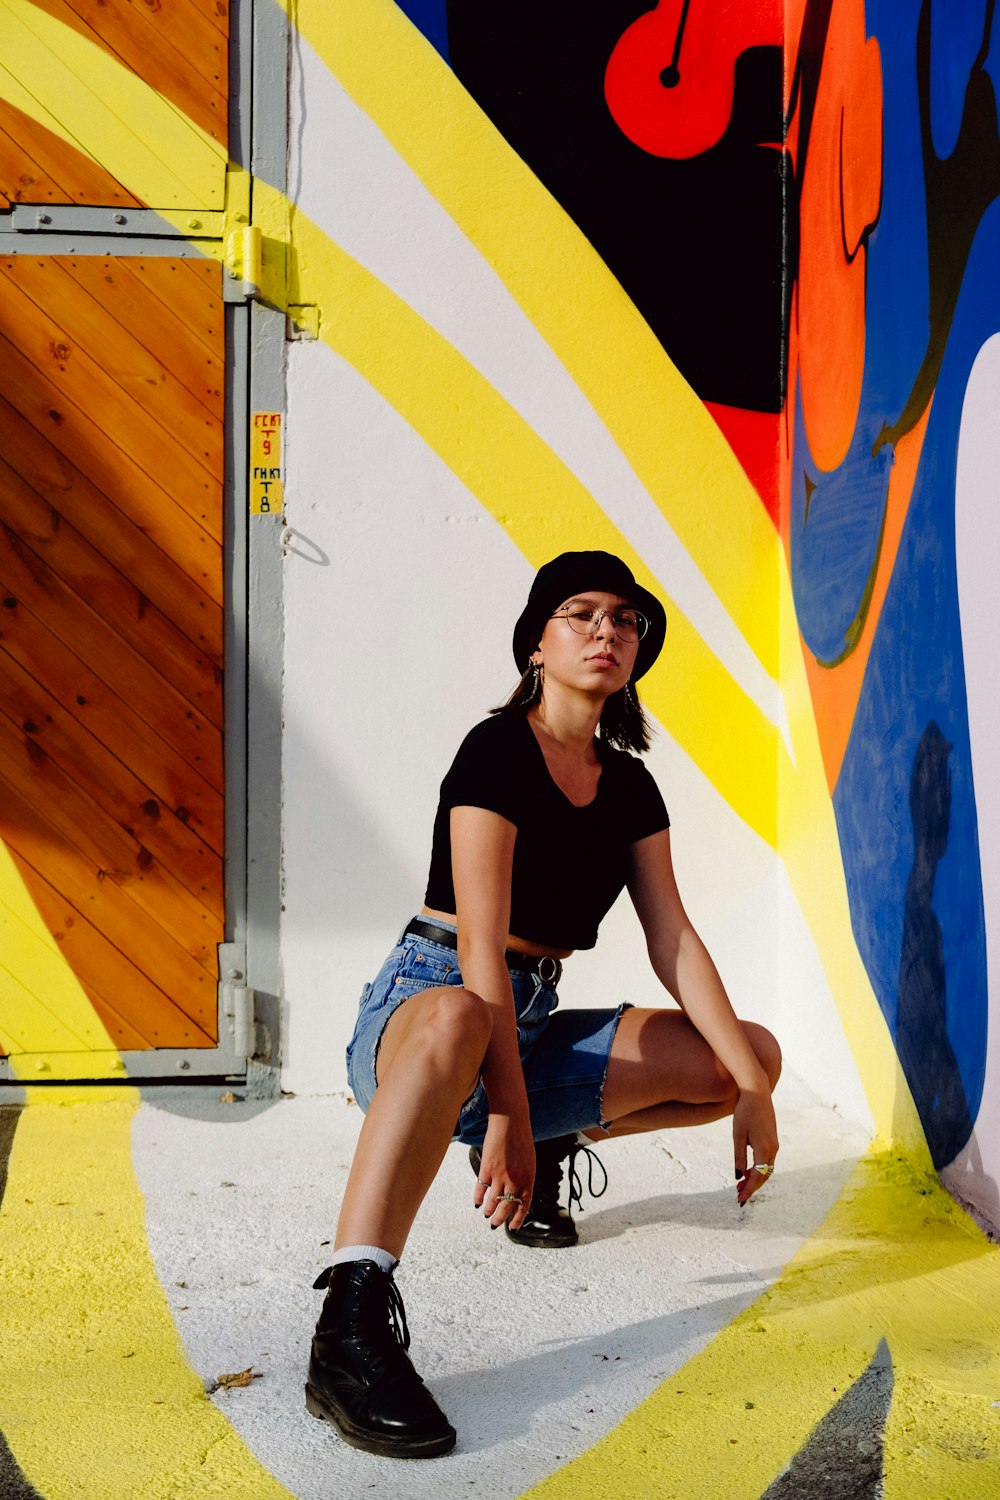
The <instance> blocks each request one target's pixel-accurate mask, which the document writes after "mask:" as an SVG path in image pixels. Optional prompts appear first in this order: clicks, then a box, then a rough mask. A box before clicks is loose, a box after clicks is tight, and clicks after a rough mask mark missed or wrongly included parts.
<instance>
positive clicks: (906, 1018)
mask: <svg viewBox="0 0 1000 1500" xmlns="http://www.w3.org/2000/svg"><path fill="white" fill-rule="evenodd" d="M951 749H952V747H951V745H950V744H949V743H948V741H947V740H946V739H945V737H944V735H943V734H942V733H941V730H940V729H939V728H938V726H937V724H936V723H935V722H934V721H933V720H931V722H930V723H929V724H928V726H927V728H926V729H925V730H924V732H923V734H922V735H921V736H920V743H919V744H918V746H917V753H916V755H915V756H914V758H913V770H912V773H911V775H910V817H911V819H912V822H913V866H912V868H911V870H910V876H909V879H908V880H907V882H906V898H905V906H904V910H903V951H902V956H901V958H900V963H899V1007H898V1011H897V1019H896V1050H897V1051H898V1053H899V1060H900V1063H901V1064H902V1067H903V1072H904V1073H905V1074H906V1080H907V1082H908V1083H909V1085H910V1091H911V1092H912V1094H913V1102H914V1103H915V1104H916V1106H917V1113H918V1114H919V1115H920V1122H921V1124H922V1125H923V1127H924V1134H925V1135H926V1137H927V1145H928V1147H929V1148H930V1153H931V1157H932V1159H933V1161H934V1165H935V1167H938V1168H940V1167H943V1166H947V1164H948V1162H950V1161H953V1160H954V1158H955V1157H956V1156H957V1155H958V1153H959V1151H961V1149H962V1147H963V1146H964V1145H965V1144H966V1142H967V1141H968V1139H969V1136H970V1135H971V1134H972V1123H973V1122H972V1119H971V1117H970V1114H969V1105H968V1101H967V1099H966V1096H965V1089H964V1087H963V1084H962V1077H961V1073H960V1072H959V1067H958V1062H957V1060H956V1058H955V1051H954V1048H953V1047H952V1045H951V1039H950V1038H949V1036H948V1017H947V988H948V977H947V974H946V972H945V962H944V943H943V941H942V934H941V923H940V922H939V921H938V919H937V914H936V913H935V911H934V907H933V897H934V877H935V875H936V873H937V867H938V863H939V861H940V860H941V859H942V858H943V856H944V853H945V850H946V849H947V847H948V832H949V828H950V825H951V772H950V771H949V769H948V757H949V755H950V754H951Z"/></svg>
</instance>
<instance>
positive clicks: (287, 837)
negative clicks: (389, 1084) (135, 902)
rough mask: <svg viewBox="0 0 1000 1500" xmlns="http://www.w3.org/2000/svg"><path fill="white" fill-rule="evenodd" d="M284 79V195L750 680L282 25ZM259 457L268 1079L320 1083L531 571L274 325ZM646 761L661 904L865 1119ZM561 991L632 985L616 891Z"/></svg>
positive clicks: (497, 288)
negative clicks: (266, 445) (283, 389)
mask: <svg viewBox="0 0 1000 1500" xmlns="http://www.w3.org/2000/svg"><path fill="white" fill-rule="evenodd" d="M291 97H292V100H293V113H292V139H293V150H292V163H291V173H290V182H291V184H292V194H293V196H294V198H295V199H296V201H297V202H298V204H299V206H300V207H301V208H302V210H303V211H304V212H307V213H308V214H309V216H310V218H311V219H312V220H313V221H314V222H315V223H317V224H318V225H320V226H321V227H322V228H323V229H324V230H325V231H326V233H328V234H329V235H330V236H331V238H333V239H335V240H336V241H337V243H339V244H340V245H342V246H343V247H344V248H345V249H347V250H348V251H349V252H350V254H351V255H353V256H354V257H355V258H356V259H358V260H359V261H361V263H362V264H364V265H365V266H366V267H368V269H370V270H371V271H372V272H373V273H374V274H375V275H377V276H378V277H379V279H380V280H382V281H384V282H385V283H386V284H387V285H389V286H390V287H391V288H392V289H393V290H394V291H395V292H396V293H397V294H398V295H399V296H401V297H403V298H404V299H405V300H406V301H407V302H408V303H409V304H410V305H411V306H412V307H414V308H415V309H416V310H417V311H418V312H419V313H420V315H421V316H422V317H424V318H425V319H426V320H427V321H428V322H429V323H430V324H432V326H434V327H435V328H437V329H438V330H439V331H440V332H441V333H442V334H444V336H445V337H447V338H448V339H449V340H450V341H451V342H452V343H454V344H455V346H456V347H457V348H459V349H460V350H461V351H462V352H463V354H464V355H465V357H466V358H467V359H469V360H470V361H471V362H472V363H473V364H474V365H475V366H476V368H477V369H479V370H480V371H481V372H482V373H483V374H484V375H485V376H486V377H487V378H488V379H489V380H490V381H491V383H492V384H493V385H494V386H495V387H496V388H497V389H498V390H500V391H501V392H502V393H503V395H504V396H505V397H506V399H507V400H508V401H510V403H511V404H512V405H513V406H515V408H516V409H517V410H518V411H519V412H520V413H521V414H522V415H523V416H524V417H525V419H526V420H528V421H529V422H531V424H532V425H533V426H534V427H535V430H536V431H538V432H539V433H540V434H541V435H542V436H543V437H544V438H545V440H546V441H547V442H548V443H549V444H550V445H551V446H552V447H553V448H554V449H555V450H556V451H557V452H558V453H559V454H560V456H561V457H562V458H563V460H564V461H565V462H566V463H567V464H569V465H570V467H571V468H573V470H574V472H575V473H577V474H578V476H579V477H580V478H581V480H582V481H583V482H584V484H585V485H586V486H587V487H588V488H589V490H590V491H591V493H592V494H593V495H594V496H595V498H596V499H597V500H598V501H599V503H600V504H601V505H602V506H603V507H604V509H605V510H606V512H607V513H608V514H609V515H611V516H612V517H613V519H614V521H615V524H616V525H617V526H618V527H619V528H620V530H622V532H623V533H624V534H625V535H627V536H628V537H629V539H630V540H631V541H632V543H633V545H635V546H636V547H637V548H638V550H639V551H640V552H641V553H642V555H643V556H644V557H646V558H647V560H649V561H650V562H651V565H652V563H653V562H654V557H655V570H656V571H658V572H659V574H660V576H663V577H669V578H670V581H671V588H672V591H673V592H674V594H675V596H676V597H677V598H678V601H679V602H680V603H681V604H682V607H683V608H684V609H685V610H686V612H687V613H688V615H689V617H690V618H691V619H692V620H693V621H694V622H695V624H696V626H697V628H698V629H699V630H700V631H701V633H702V634H703V636H704V639H705V640H706V641H707V642H708V643H709V644H710V645H711V647H712V649H713V650H716V651H718V652H719V653H720V655H722V656H723V657H724V659H727V664H728V665H729V666H730V669H731V670H733V671H734V672H736V673H737V674H742V677H743V680H744V681H745V682H746V684H747V688H748V691H751V692H753V691H757V690H758V687H759V683H760V680H761V677H760V672H759V668H757V667H756V664H755V663H754V662H753V661H752V660H751V659H749V653H747V652H746V648H745V647H744V646H743V644H742V642H741V641H740V640H739V638H738V635H737V633H736V632H735V630H734V628H733V627H732V624H731V622H730V621H729V619H728V616H726V615H725V613H724V611H723V610H722V609H721V606H720V605H719V603H718V600H717V599H716V598H715V596H714V595H712V594H711V593H710V591H709V590H708V589H707V586H706V585H705V584H704V581H703V580H702V579H701V576H700V575H699V574H698V573H697V572H696V570H695V569H694V567H693V565H692V563H691V561H690V559H689V558H688V556H687V554H686V553H684V552H683V550H682V549H681V547H680V544H679V542H678V541H677V539H676V537H674V536H673V534H672V533H671V532H670V530H669V528H668V527H667V526H666V523H665V522H664V521H663V519H662V517H661V516H660V514H659V512H658V511H657V510H656V507H655V506H653V504H652V502H651V501H650V500H649V498H648V496H646V494H645V492H644V491H643V490H642V488H641V486H640V485H639V483H638V480H637V479H636V477H635V475H634V473H633V472H632V470H631V469H630V468H629V466H628V465H627V463H626V462H625V459H624V457H623V455H622V454H621V452H620V450H619V449H618V448H617V446H616V445H615V444H614V442H613V441H612V439H611V438H610V435H609V434H608V433H607V431H606V429H605V428H604V427H603V425H602V424H601V423H600V422H599V421H598V419H597V418H596V416H595V414H594V413H593V411H592V409H591V408H590V407H589V405H588V404H587V402H586V401H585V399H584V398H583V396H582V395H581V393H580V391H579V390H578V389H577V387H576V386H575V385H574V384H573V382H572V381H571V380H570V379H569V377H568V375H567V374H566V372H565V371H564V370H563V369H562V367H561V366H560V365H559V364H558V362H557V361H556V360H555V358H554V356H553V355H552V353H551V351H550V350H549V349H548V348H547V346H546V345H545V344H544V342H543V341H542V340H541V338H540V336H539V335H538V333H537V331H536V330H535V329H534V328H533V327H532V325H531V324H530V323H529V322H528V321H527V319H526V318H525V317H524V315H523V314H522V313H521V311H520V309H519V308H518V307H517V306H516V304H515V303H514V302H513V299H512V298H511V297H510V296H509V294H508V293H507V291H506V289H505V288H504V287H503V286H502V284H501V283H500V282H499V280H498V279H497V277H496V276H495V274H494V273H493V271H492V270H491V269H490V267H489V266H487V265H486V263H485V262H484V261H482V259H481V258H480V256H479V255H478V252H476V251H475V250H474V249H473V248H472V247H471V246H470V245H469V244H468V242H467V241H465V239H464V238H463V237H462V235H461V234H460V233H459V231H458V230H457V228H456V226H455V225H454V224H453V223H452V221H451V220H450V219H449V218H448V217H447V215H445V214H444V212H443V211H442V210H441V208H440V206H439V205H438V204H437V203H436V202H435V201H434V199H433V198H432V197H431V195H430V194H429V193H428V192H427V190H426V189H425V188H424V186H423V185H422V184H421V183H420V182H418V181H417V180H416V179H415V178H414V177H413V175H412V174H411V173H410V171H409V169H408V167H407V166H406V165H405V163H403V162H402V161H401V159H400V158H399V157H398V156H397V155H396V154H395V153H394V152H393V151H392V149H391V148H390V147H389V145H388V143H387V142H386V140H385V139H384V137H383V136H382V135H381V134H380V133H379V132H378V131H377V130H376V129H375V127H374V126H373V125H372V124H371V123H370V122H369V121H368V120H367V119H366V118H365V117H364V115H363V114H361V112H360V111H359V109H358V108H357V106H356V105H355V104H354V103H353V102H352V101H351V100H349V99H348V98H347V97H346V95H344V93H343V92H342V90H341V89H340V88H339V86H338V85H337V84H336V82H335V81H334V80H333V79H332V78H331V76H330V75H329V74H328V73H327V72H326V71H325V70H324V69H323V68H322V66H321V65H320V64H319V63H318V61H317V59H316V58H315V57H314V56H313V55H312V54H311V53H310V51H309V49H308V47H307V46H306V45H305V44H304V43H301V44H300V46H299V50H298V52H297V56H296V60H295V76H294V78H293V87H292V94H291ZM331 314H335V310H331V309H326V310H325V311H324V315H326V316H328V315H331ZM285 459H286V474H287V480H286V511H287V521H288V525H289V528H290V536H289V539H288V540H289V546H288V550H287V553H286V564H285V580H284V586H285V601H286V634H285V685H284V719H285V743H284V757H283V769H284V783H285V786H284V869H285V913H284V916H283V928H282V964H283V974H284V994H285V1000H286V1005H285V1025H284V1037H283V1059H284V1067H283V1075H282V1078H283V1085H284V1087H285V1088H286V1089H288V1090H291V1091H293V1092H311V1091H332V1090H339V1089H342V1088H344V1087H345V1086H346V1078H345V1069H344V1060H343V1053H344V1048H345V1046H346V1043H347V1040H348V1037H349V1035H350V1031H351V1028H352V1025H353V1020H354V1014H355V1010H356V1005H357V998H358V994H359V992H360V989H361V986H362V983H363V982H364V981H365V980H366V979H368V978H370V977H371V976H372V974H373V973H374V971H375V970H376V969H377V967H378V966H379V964H380V963H381V961H382V958H383V957H384V955H385V953H386V951H387V950H388V948H389V947H390V946H391V944H392V943H393V942H394V941H395V938H396V936H397V934H398V932H399V930H400V928H401V927H402V926H403V925H404V924H405V922H406V921H407V920H408V919H409V917H410V916H411V915H412V914H413V913H414V911H416V910H417V909H418V908H419V906H420V904H421V900H422V895H423V888H424V882H425V879H426V872H427V862H428V858H429V853H430V837H431V827H432V823H433V817H434V810H435V806H436V800H437V791H438V786H439V783H440V781H441V778H442V776H443V775H444V773H445V771H446V769H447V767H448V764H449V762H450V760H451V758H452V756H453V754H454V752H455V750H456V748H457V746H458V744H459V742H460V740H461V739H462V737H463V735H464V734H465V733H466V731H467V730H468V729H469V728H470V727H471V725H472V724H474V723H475V722H477V721H478V720H479V719H480V718H482V717H484V716H485V714H486V713H487V711H488V710H489V708H490V707H491V706H492V705H493V704H494V703H496V702H498V701H499V700H500V699H501V698H502V697H503V696H505V695H506V693H507V692H508V691H509V690H510V688H511V687H512V686H513V684H514V681H515V680H516V675H517V674H516V669H515V667H514V663H513V658H512V656H511V652H510V634H511V630H512V627H513V623H514V620H515V619H516V617H517V615H518V614H519V612H520V609H521V607H522V605H523V602H524V599H525V597H526V595H527V591H528V588H529V586H530V582H531V578H532V575H533V570H532V568H531V567H529V565H528V563H527V561H526V560H525V558H524V557H523V556H522V554H521V553H520V552H519V551H518V550H517V549H516V547H515V546H514V545H513V543H512V542H511V541H510V539H509V537H508V536H507V534H506V533H505V531H504V530H503V529H502V527H501V526H500V525H498V524H497V522H496V521H494V519H493V518H492V517H491V516H490V515H489V514H488V513H487V511H486V510H485V509H484V508H483V507H482V506H481V505H480V504H479V503H478V501H477V500H476V497H475V496H474V495H472V494H470V493H469V492H468V491H467V490H466V489H465V487H464V486H463V485H462V484H461V483H460V482H459V481H458V480H457V479H456V477H455V475H454V474H453V473H452V472H451V471H450V470H449V469H448V468H447V467H446V466H445V465H444V464H443V463H442V462H441V461H440V459H438V457H437V456H436V455H435V454H434V453H433V452H432V451H431V450H430V449H429V448H428V447H427V445H426V444H425V443H424V442H423V440H422V439H421V438H420V437H419V436H418V435H417V434H416V433H415V432H414V431H413V429H412V428H411V427H409V426H408V425H407V423H406V422H405V421H404V420H403V419H402V418H401V417H400V416H399V414H398V413H397V412H396V411H395V410H394V409H393V408H391V407H390V406H389V405H388V404H387V403H386V402H385V401H384V400H383V399H382V397H381V396H380V395H379V394H378V393H377V392H376V391H375V390H373V389H372V387H371V386H369V385H368V384H367V383H366V382H365V381H364V380H363V379H362V378H361V377H360V376H359V375H358V374H357V373H356V372H355V371H354V370H353V369H352V368H351V367H350V366H348V365H347V364H345V363H344V362H343V361H342V360H341V359H340V358H339V357H338V356H336V355H335V354H333V353H332V352H331V351H330V349H329V348H327V347H326V346H325V345H324V344H322V343H314V344H309V343H297V344H293V345H292V346H290V349H289V364H288V395H287V439H286V449H285ZM496 462H497V463H498V464H503V463H504V462H505V455H504V454H503V453H502V452H498V453H497V454H496ZM669 649H670V643H669V635H668V642H667V647H666V650H667V652H668V653H669ZM755 673H756V676H755ZM648 763H649V765H650V768H651V770H652V771H653V774H654V775H655V776H656V778H657V780H658V781H659V783H660V786H661V788H662V790H663V793H664V796H665V799H666V801H667V805H668V807H669V809H670V812H671V818H672V821H673V829H674V831H673V844H674V854H675V861H676V864H677V869H678V877H679V880H680V883H681V889H682V892H683V894H684V897H685V901H686V904H687V905H688V909H689V910H690V912H691V914H692V916H693V918H694V920H695V922H696V925H698V927H699V929H700V930H701V932H702V934H703V936H704V937H705V939H706V941H707V942H708V945H709V947H710V949H711V951H712V953H713V955H714V957H715V959H716V962H717V964H718V966H719V968H720V970H721V972H722V974H723V976H724V978H725V980H726V982H727V985H728V987H729V989H730V992H731V994H732V997H733V1001H734V1004H735V1005H736V1007H737V1009H738V1011H739V1012H740V1013H741V1014H743V1015H745V1016H748V1017H753V1018H755V1019H758V1020H762V1021H764V1022H765V1023H768V1024H770V1025H772V1026H773V1028H774V1029H775V1031H776V1032H778V1034H779V1036H780V1038H781V1040H782V1043H783V1045H784V1048H785V1053H786V1060H787V1062H788V1064H789V1065H790V1067H791V1068H792V1069H793V1070H794V1071H797V1072H799V1073H802V1074H804V1076H805V1077H806V1078H807V1079H808V1080H809V1082H810V1084H811V1085H813V1086H814V1087H815V1089H816V1091H817V1092H818V1093H819V1094H820V1096H821V1097H824V1098H826V1099H828V1100H830V1101H833V1100H834V1099H838V1100H839V1101H840V1102H841V1104H842V1107H844V1109H845V1112H846V1113H848V1114H850V1115H852V1116H853V1117H855V1118H862V1119H865V1118H867V1111H866V1107H865V1105H864V1103H863V1100H862V1099H861V1094H860V1089H859V1086H858V1082H857V1076H856V1072H855V1069H854V1065H853V1063H852V1061H851V1059H850V1055H849V1052H848V1049H847V1046H846V1043H845V1041H844V1038H843V1034H842V1030H841V1026H840V1022H839V1019H838V1017H837V1015H836V1012H835V1009H834V1007H833V1004H832V1001H831V998H830V995H829V991H828V989H827V986H826V983H825V981H824V979H823V976H822V974H821V972H820V969H819V965H818V962H817V960H816V957H815V951H814V949H813V946H812V943H811V940H810V939H809V937H808V934H807V932H806V930H805V927H804V924H803V922H802V920H801V917H800V916H799V914H798V912H797V909H796V907H795V903H794V901H793V899H792V897H791V895H790V893H789V890H788V885H787V881H786V879H785V876H784V872H783V870H782V868H781V865H780V862H779V861H778V859H777V858H776V857H775V855H774V854H773V852H772V851H770V850H769V849H767V848H766V846H765V845H764V844H762V842H761V841H760V840H759V839H758V838H757V836H756V835H755V834H753V833H751V832H750V831H749V830H748V829H747V828H746V826H745V825H744V824H743V823H742V822H741V821H740V819H738V818H737V817H736V815H735V814H734V813H733V812H732V811H731V809H729V807H728V806H727V805H726V804H725V803H724V802H723V801H722V799H721V798H720V797H719V795H718V793H717V792H716V791H715V790H714V788H713V787H712V786H711V784H710V783H709V782H708V781H707V780H706V779H705V777H704V776H703V775H702V773H701V772H700V771H699V770H698V768H697V767H696V766H695V765H694V764H693V763H692V762H691V761H690V760H689V759H688V757H687V756H686V755H685V754H684V753H683V752H681V751H680V750H679V749H678V747H677V745H676V744H675V743H674V742H673V741H672V740H671V739H670V738H669V736H667V735H666V734H665V733H663V732H661V733H660V735H659V736H658V738H657V741H656V745H655V748H654V750H653V751H652V753H651V754H650V756H649V761H648ZM779 933H782V934H784V937H783V943H784V947H783V949H781V950H780V951H779ZM782 954H783V955H784V956H783V957H782ZM562 989H563V996H564V999H563V1003H564V1004H574V1003H577V1004H608V1003H611V1002H617V1001H618V1000H619V999H631V1000H634V1001H637V1002H640V1003H643V1002H645V1003H657V1000H658V995H657V988H656V982H655V980H654V978H653V975H652V973H651V970H650V969H649V966H648V963H647V961H646V959H645V955H644V951H643V944H642V940H641V934H640V932H639V929H638V924H637V922H636V920H635V917H634V914H632V912H631V910H630V908H629V907H628V906H627V902H625V903H622V902H620V903H619V905H618V906H617V907H616V908H615V910H614V911H613V912H612V913H611V914H610V915H609V917H608V918H607V919H606V922H605V924H604V927H603V928H602V940H601V943H600V946H599V948H598V949H597V950H596V951H595V952H593V953H587V954H579V955H577V956H575V957H574V959H573V960H572V962H571V963H570V964H569V965H568V966H567V974H566V978H565V980H564V982H563V986H562Z"/></svg>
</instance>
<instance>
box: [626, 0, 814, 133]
mask: <svg viewBox="0 0 1000 1500" xmlns="http://www.w3.org/2000/svg"><path fill="white" fill-rule="evenodd" d="M784 25H785V5H784V0H755V3H754V4H752V5H751V4H748V3H747V0H660V3H659V4H658V5H657V6H656V8H655V10H651V11H647V12H646V14H645V15H643V16H640V17H639V18H638V20H636V21H633V23H632V25H631V26H629V27H628V28H627V30H626V31H624V32H623V33H622V36H621V37H620V38H619V40H618V42H617V44H616V46H615V48H614V51H613V52H612V54H611V57H610V58H609V59H608V66H607V70H606V72H605V75H604V96H605V98H606V99H607V103H608V108H609V109H610V111H611V114H612V116H613V118H614V121H615V123H616V125H617V126H618V127H619V129H620V130H621V131H623V132H624V134H625V135H627V136H628V138H629V140H630V141H633V142H634V143H635V145H637V146H640V147H641V148H642V150H643V151H648V152H649V153H650V155H652V156H669V157H674V158H680V159H684V158H687V157H691V156H699V155H700V154H701V153H702V152H703V151H708V150H709V149H710V147H712V146H714V145H716V144H717V142H718V141H719V140H721V138H722V136H723V135H724V134H725V131H726V127H727V125H728V124H729V120H730V117H731V115H732V112H733V75H734V68H735V64H736V59H737V58H738V57H739V55H740V53H741V52H744V51H745V50H746V49H747V48H748V47H766V46H772V47H780V46H782V44H783V42H784ZM775 144H777V142H776V143H775Z"/></svg>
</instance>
